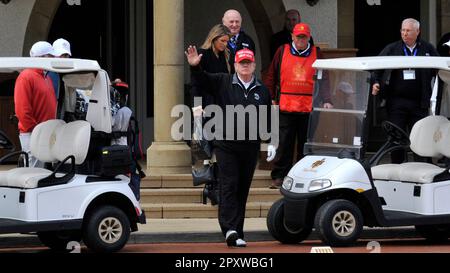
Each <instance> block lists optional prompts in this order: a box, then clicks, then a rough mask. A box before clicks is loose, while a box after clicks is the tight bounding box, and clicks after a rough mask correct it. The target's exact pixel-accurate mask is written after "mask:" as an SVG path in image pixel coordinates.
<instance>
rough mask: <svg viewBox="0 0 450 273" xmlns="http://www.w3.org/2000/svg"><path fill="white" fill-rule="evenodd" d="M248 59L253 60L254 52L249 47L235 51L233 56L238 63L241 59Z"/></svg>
mask: <svg viewBox="0 0 450 273" xmlns="http://www.w3.org/2000/svg"><path fill="white" fill-rule="evenodd" d="M245 60H247V61H250V62H252V63H253V62H255V54H254V53H253V51H251V50H250V49H247V48H244V49H241V50H239V51H238V52H236V56H235V57H234V62H235V63H240V62H242V61H245Z"/></svg>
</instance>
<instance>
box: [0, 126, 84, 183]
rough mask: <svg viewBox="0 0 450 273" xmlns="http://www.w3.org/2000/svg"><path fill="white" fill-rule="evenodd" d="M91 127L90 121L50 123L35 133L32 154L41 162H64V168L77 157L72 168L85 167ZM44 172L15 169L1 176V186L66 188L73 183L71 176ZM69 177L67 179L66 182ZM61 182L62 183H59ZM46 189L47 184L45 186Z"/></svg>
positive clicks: (39, 169) (32, 140) (1, 173)
mask: <svg viewBox="0 0 450 273" xmlns="http://www.w3.org/2000/svg"><path fill="white" fill-rule="evenodd" d="M90 134H91V126H90V124H89V123H88V122H86V121H74V122H70V123H65V122H64V121H62V120H49V121H46V122H43V123H41V124H39V125H38V126H36V127H35V128H34V130H33V132H32V133H31V140H30V149H31V154H32V155H33V156H35V157H36V158H37V159H38V160H39V161H41V162H52V163H53V162H61V165H62V164H63V163H65V162H67V161H68V160H70V159H71V157H73V159H72V160H73V161H74V162H72V164H73V165H74V164H81V163H83V161H84V160H85V158H86V155H87V151H88V147H89V140H90ZM58 169H59V166H58V167H56V170H55V171H54V172H52V171H50V170H47V169H44V168H31V167H24V168H15V169H12V170H9V171H4V172H0V186H3V187H12V188H23V189H33V188H37V187H39V186H40V181H43V180H46V183H45V185H46V186H49V185H51V184H52V182H53V181H54V182H55V183H54V184H62V182H64V181H65V182H67V180H70V178H71V177H70V176H72V177H73V174H74V173H73V174H70V175H69V176H66V174H64V173H58V172H57V171H58ZM64 177H65V179H64ZM58 179H59V181H58ZM41 184H42V185H44V183H41Z"/></svg>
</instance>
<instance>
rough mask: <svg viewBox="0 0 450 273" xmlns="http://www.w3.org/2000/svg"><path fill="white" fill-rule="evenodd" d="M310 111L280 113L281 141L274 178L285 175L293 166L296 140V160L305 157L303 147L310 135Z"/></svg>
mask: <svg viewBox="0 0 450 273" xmlns="http://www.w3.org/2000/svg"><path fill="white" fill-rule="evenodd" d="M308 121H309V113H301V114H300V113H299V114H285V113H280V133H279V134H280V139H279V140H280V141H279V145H278V150H277V156H276V158H275V162H274V167H273V170H272V174H271V176H272V179H277V178H281V179H284V177H285V176H286V175H287V174H288V173H289V170H290V169H291V168H292V165H293V160H294V148H295V141H296V140H297V158H296V162H298V161H299V160H300V159H302V158H303V147H304V146H305V142H306V140H307V135H308Z"/></svg>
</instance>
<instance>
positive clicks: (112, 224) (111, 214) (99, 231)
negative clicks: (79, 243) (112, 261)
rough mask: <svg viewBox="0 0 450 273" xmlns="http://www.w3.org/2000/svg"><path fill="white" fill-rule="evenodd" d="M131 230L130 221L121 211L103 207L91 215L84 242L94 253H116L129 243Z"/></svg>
mask: <svg viewBox="0 0 450 273" xmlns="http://www.w3.org/2000/svg"><path fill="white" fill-rule="evenodd" d="M105 229H106V230H105ZM108 229H112V230H113V231H114V232H112V230H109V231H108ZM130 230H131V229H130V221H129V219H128V217H127V215H126V214H125V213H124V212H123V211H122V210H121V209H119V208H117V207H114V206H101V207H99V208H96V209H94V210H93V211H91V212H90V213H89V215H88V218H87V220H86V223H85V225H84V228H83V242H84V243H85V244H86V246H87V247H88V248H89V249H90V250H92V251H94V252H102V253H112V252H116V251H119V250H120V249H122V248H123V247H124V246H125V244H126V243H127V242H128V239H129V237H130ZM108 240H109V241H108Z"/></svg>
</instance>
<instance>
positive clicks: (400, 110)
mask: <svg viewBox="0 0 450 273" xmlns="http://www.w3.org/2000/svg"><path fill="white" fill-rule="evenodd" d="M400 34H401V38H402V39H401V40H400V41H397V42H394V43H392V44H389V45H388V46H386V47H385V48H384V49H383V51H382V52H381V53H380V54H379V55H380V56H411V58H414V57H415V56H439V54H438V53H437V51H436V49H435V47H434V46H433V45H431V44H430V43H427V42H425V41H424V40H422V39H420V38H419V34H420V23H419V21H417V20H415V19H413V18H408V19H405V20H404V21H403V23H402V28H401V30H400ZM434 76H435V71H434V70H432V69H417V70H414V69H404V70H386V71H383V70H381V71H375V72H374V73H372V82H373V86H372V95H374V96H377V95H378V94H379V93H380V92H383V97H384V98H385V99H386V107H387V114H388V120H389V121H390V122H392V123H394V124H395V125H397V126H398V127H400V128H402V129H403V130H405V131H407V130H408V129H411V128H412V127H413V125H414V124H415V123H416V122H417V121H419V120H421V119H422V118H424V117H426V116H428V109H429V107H430V98H431V94H432V86H431V81H432V78H433V77H434ZM416 159H417V160H420V159H419V158H418V157H417V156H416ZM391 160H392V163H402V162H403V161H404V160H405V152H404V151H401V150H399V151H394V152H392V153H391Z"/></svg>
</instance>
